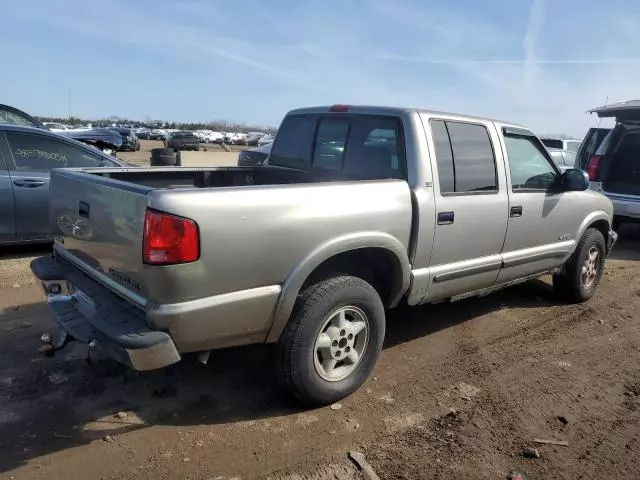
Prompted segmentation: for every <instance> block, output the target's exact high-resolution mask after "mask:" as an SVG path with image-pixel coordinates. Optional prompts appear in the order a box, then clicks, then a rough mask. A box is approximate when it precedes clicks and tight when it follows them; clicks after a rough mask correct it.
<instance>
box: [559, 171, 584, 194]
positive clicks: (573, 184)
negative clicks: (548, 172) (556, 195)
mask: <svg viewBox="0 0 640 480" xmlns="http://www.w3.org/2000/svg"><path fill="white" fill-rule="evenodd" d="M562 186H563V187H564V190H565V192H582V191H584V190H586V189H587V188H589V175H588V174H587V172H585V171H583V170H578V169H577V168H569V169H567V170H565V171H564V173H563V174H562Z"/></svg>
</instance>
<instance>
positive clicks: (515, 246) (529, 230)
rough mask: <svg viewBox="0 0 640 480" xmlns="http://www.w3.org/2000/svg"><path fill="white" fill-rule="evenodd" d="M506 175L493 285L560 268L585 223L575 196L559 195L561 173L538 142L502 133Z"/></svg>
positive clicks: (520, 132) (523, 133)
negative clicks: (499, 262)
mask: <svg viewBox="0 0 640 480" xmlns="http://www.w3.org/2000/svg"><path fill="white" fill-rule="evenodd" d="M503 133H504V142H505V145H504V149H505V152H506V156H507V162H506V164H507V170H508V173H509V177H508V178H509V223H508V226H507V236H506V238H505V242H504V249H503V255H502V257H503V268H502V270H501V272H500V275H499V277H498V283H503V282H508V281H510V280H515V279H519V278H522V277H526V276H529V275H533V274H537V273H540V272H544V271H546V270H550V269H553V268H554V267H558V266H560V265H562V263H563V262H564V261H565V259H566V257H567V256H568V255H569V253H570V252H571V251H572V249H573V247H574V245H575V243H576V240H577V239H576V238H574V235H575V232H577V231H578V228H579V226H580V225H579V224H580V222H581V221H582V219H584V217H585V215H583V214H582V213H583V212H582V209H581V206H580V200H579V199H580V192H562V191H561V190H560V188H559V185H560V183H561V182H560V171H559V170H558V168H557V167H556V165H555V164H554V163H553V160H551V158H550V156H549V154H548V152H547V150H546V149H545V148H544V146H543V145H542V143H541V142H540V140H538V138H537V137H535V136H534V135H533V134H532V133H531V132H529V131H528V130H524V129H513V128H504V130H503Z"/></svg>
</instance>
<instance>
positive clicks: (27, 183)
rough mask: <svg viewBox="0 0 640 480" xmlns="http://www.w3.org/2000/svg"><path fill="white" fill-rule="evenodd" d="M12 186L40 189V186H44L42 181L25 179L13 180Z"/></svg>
mask: <svg viewBox="0 0 640 480" xmlns="http://www.w3.org/2000/svg"><path fill="white" fill-rule="evenodd" d="M13 184H14V185H15V186H16V187H23V188H35V187H41V186H42V185H44V180H35V179H33V178H25V179H22V180H14V181H13Z"/></svg>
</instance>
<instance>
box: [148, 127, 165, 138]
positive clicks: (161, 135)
mask: <svg viewBox="0 0 640 480" xmlns="http://www.w3.org/2000/svg"><path fill="white" fill-rule="evenodd" d="M166 134H167V131H166V130H162V129H156V130H151V132H149V140H162V139H164V137H165V135H166Z"/></svg>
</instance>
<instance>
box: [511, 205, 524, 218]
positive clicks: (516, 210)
mask: <svg viewBox="0 0 640 480" xmlns="http://www.w3.org/2000/svg"><path fill="white" fill-rule="evenodd" d="M509 216H510V217H521V216H522V205H518V206H516V207H511V210H510V211H509Z"/></svg>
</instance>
